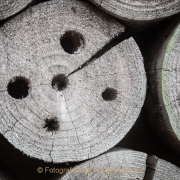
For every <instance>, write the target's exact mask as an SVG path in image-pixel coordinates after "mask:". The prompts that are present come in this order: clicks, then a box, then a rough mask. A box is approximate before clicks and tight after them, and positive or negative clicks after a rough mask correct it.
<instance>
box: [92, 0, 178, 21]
mask: <svg viewBox="0 0 180 180" xmlns="http://www.w3.org/2000/svg"><path fill="white" fill-rule="evenodd" d="M89 1H91V2H92V3H94V4H95V5H97V6H98V7H99V8H101V9H103V10H104V11H106V12H107V13H109V14H111V15H113V16H115V17H117V18H119V19H125V20H136V21H148V20H155V19H161V18H165V17H168V16H171V15H174V14H176V13H179V12H180V0H136V1H133V0H111V1H109V0H89Z"/></svg>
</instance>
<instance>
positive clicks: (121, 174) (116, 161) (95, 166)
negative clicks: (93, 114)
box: [55, 147, 180, 180]
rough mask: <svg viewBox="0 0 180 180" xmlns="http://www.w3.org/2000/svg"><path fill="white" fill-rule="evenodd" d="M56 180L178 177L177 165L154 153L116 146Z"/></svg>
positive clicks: (179, 169)
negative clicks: (148, 153) (149, 153)
mask: <svg viewBox="0 0 180 180" xmlns="http://www.w3.org/2000/svg"><path fill="white" fill-rule="evenodd" d="M55 179H56V180H76V179H93V180H96V179H98V180H99V179H102V180H104V179H108V180H109V179H112V180H116V179H118V180H119V179H123V180H164V179H169V180H179V179H180V168H179V167H177V166H175V165H173V164H171V163H169V162H167V161H165V160H162V159H159V158H157V157H156V156H154V155H147V154H145V153H143V152H138V151H133V150H129V149H124V148H117V147H116V148H113V149H111V150H109V151H108V152H107V153H105V154H103V155H100V156H99V157H96V158H94V159H91V160H89V161H86V162H84V163H82V164H80V165H77V166H75V167H73V168H71V171H69V172H66V174H65V175H63V176H61V177H59V178H55Z"/></svg>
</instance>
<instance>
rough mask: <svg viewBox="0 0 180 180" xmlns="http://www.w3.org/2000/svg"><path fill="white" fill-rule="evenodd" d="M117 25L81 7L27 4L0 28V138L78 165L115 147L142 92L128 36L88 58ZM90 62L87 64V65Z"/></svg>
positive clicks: (139, 61)
mask: <svg viewBox="0 0 180 180" xmlns="http://www.w3.org/2000/svg"><path fill="white" fill-rule="evenodd" d="M123 31H124V27H123V26H122V25H121V24H120V23H119V22H118V21H116V20H115V19H113V18H112V17H110V16H109V15H107V14H105V13H103V12H101V11H100V10H98V9H96V8H95V7H94V6H91V5H90V4H88V3H85V2H82V1H71V0H61V1H60V0H54V1H50V2H46V3H42V4H39V5H37V6H34V7H31V8H29V9H28V10H26V11H25V12H23V13H21V14H19V15H18V16H16V17H15V18H13V19H11V20H10V21H8V22H7V23H5V24H4V25H3V27H2V28H1V30H0V47H1V48H0V53H1V57H0V79H1V80H0V82H1V84H0V97H1V98H0V115H1V118H0V133H1V134H3V135H4V137H5V138H7V140H8V141H9V142H10V143H12V144H13V145H14V146H15V147H16V148H18V149H19V150H21V151H23V152H24V153H25V154H27V155H29V156H31V157H36V158H39V159H42V160H44V161H49V162H50V161H53V162H67V161H80V160H85V159H89V158H92V157H95V156H97V155H99V154H101V153H103V152H105V151H107V150H108V149H110V148H112V147H113V146H115V145H116V144H117V143H118V142H119V141H120V140H121V139H122V138H123V137H124V136H125V135H126V134H127V132H128V131H129V130H130V129H131V127H132V126H133V124H134V123H135V121H136V119H137V117H138V115H139V113H140V111H141V107H142V106H143V103H144V98H145V93H146V76H145V71H144V65H143V58H142V55H141V52H140V50H139V48H138V45H137V44H136V42H135V41H134V39H133V38H128V39H126V40H124V41H123V42H122V43H120V44H118V45H117V46H115V47H113V48H112V49H110V50H109V51H108V52H106V53H104V54H102V56H101V57H98V58H92V56H93V57H96V56H94V55H95V54H96V53H97V52H98V51H99V50H101V49H102V48H103V47H104V46H105V45H106V44H107V43H109V41H110V40H111V39H113V38H114V37H116V36H117V35H119V34H121V33H122V32H123ZM90 60H91V61H90Z"/></svg>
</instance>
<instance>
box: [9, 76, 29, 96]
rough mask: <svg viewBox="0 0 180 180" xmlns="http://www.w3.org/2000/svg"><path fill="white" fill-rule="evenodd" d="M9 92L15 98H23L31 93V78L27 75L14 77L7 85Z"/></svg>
mask: <svg viewBox="0 0 180 180" xmlns="http://www.w3.org/2000/svg"><path fill="white" fill-rule="evenodd" d="M7 90H8V93H9V95H10V96H11V97H13V98H15V99H23V98H25V97H27V96H28V94H29V80H28V79H26V78H25V77H21V76H19V77H14V78H12V79H11V80H10V81H9V83H8V85H7Z"/></svg>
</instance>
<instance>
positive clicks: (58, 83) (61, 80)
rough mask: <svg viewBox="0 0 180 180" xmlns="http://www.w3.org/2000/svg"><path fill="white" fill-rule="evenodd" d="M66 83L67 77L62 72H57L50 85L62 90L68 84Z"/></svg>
mask: <svg viewBox="0 0 180 180" xmlns="http://www.w3.org/2000/svg"><path fill="white" fill-rule="evenodd" d="M68 84H69V79H68V77H67V76H65V75H64V74H58V75H56V76H55V77H54V78H53V80H52V87H53V88H54V89H55V90H56V91H62V90H64V89H65V88H66V87H67V86H68Z"/></svg>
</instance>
